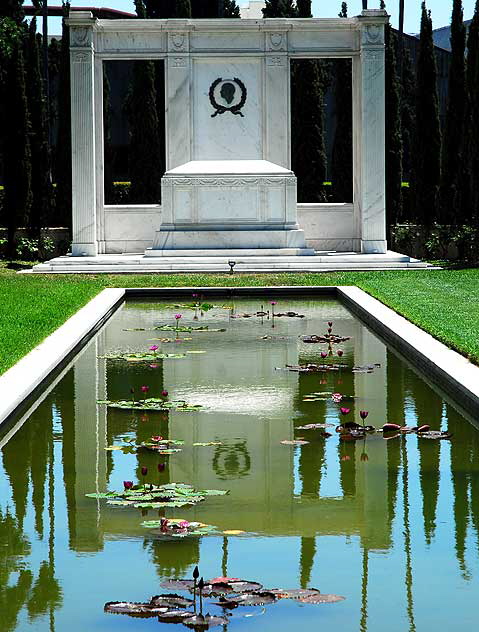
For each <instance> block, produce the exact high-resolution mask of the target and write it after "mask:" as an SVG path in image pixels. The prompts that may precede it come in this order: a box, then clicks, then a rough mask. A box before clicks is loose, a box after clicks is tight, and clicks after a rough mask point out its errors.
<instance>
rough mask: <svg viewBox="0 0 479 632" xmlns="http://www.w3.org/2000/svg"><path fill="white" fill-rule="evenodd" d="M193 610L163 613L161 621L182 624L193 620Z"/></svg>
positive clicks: (175, 610)
mask: <svg viewBox="0 0 479 632" xmlns="http://www.w3.org/2000/svg"><path fill="white" fill-rule="evenodd" d="M191 615H192V613H191V610H181V609H179V608H178V609H176V608H175V609H173V608H172V609H171V610H167V611H166V612H161V613H160V614H159V615H158V619H159V620H160V621H166V622H168V623H181V622H182V621H184V620H185V619H189V618H191Z"/></svg>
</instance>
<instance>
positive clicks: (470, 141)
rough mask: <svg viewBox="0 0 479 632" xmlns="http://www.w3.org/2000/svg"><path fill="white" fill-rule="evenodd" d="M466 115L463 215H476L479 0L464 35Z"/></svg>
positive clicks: (478, 196) (478, 207)
mask: <svg viewBox="0 0 479 632" xmlns="http://www.w3.org/2000/svg"><path fill="white" fill-rule="evenodd" d="M466 82H467V97H468V107H467V118H466V132H467V133H466V139H467V144H466V159H465V160H464V166H465V167H467V169H464V171H465V183H464V191H465V193H466V195H465V196H464V198H465V199H464V200H463V202H464V204H463V206H464V219H465V220H466V221H467V220H471V219H472V218H475V219H476V221H477V219H478V218H479V0H476V7H475V11H474V17H473V19H472V22H471V24H470V26H469V35H468V39H467V74H466Z"/></svg>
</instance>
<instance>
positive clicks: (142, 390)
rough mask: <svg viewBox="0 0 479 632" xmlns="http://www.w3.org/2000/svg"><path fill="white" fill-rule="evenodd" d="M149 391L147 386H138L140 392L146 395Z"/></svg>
mask: <svg viewBox="0 0 479 632" xmlns="http://www.w3.org/2000/svg"><path fill="white" fill-rule="evenodd" d="M149 390H150V387H149V386H140V391H141V392H142V393H148V391H149Z"/></svg>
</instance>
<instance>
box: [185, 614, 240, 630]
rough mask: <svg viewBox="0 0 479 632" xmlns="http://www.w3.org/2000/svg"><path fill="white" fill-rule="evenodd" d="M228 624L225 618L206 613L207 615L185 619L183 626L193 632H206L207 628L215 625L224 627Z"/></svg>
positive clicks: (197, 615)
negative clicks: (202, 631)
mask: <svg viewBox="0 0 479 632" xmlns="http://www.w3.org/2000/svg"><path fill="white" fill-rule="evenodd" d="M229 622H230V621H229V619H228V618H227V617H218V616H216V615H210V614H209V613H208V614H207V615H202V614H195V615H193V616H192V617H190V618H189V619H185V620H184V621H183V625H184V626H186V627H187V628H193V629H194V630H208V628H212V627H214V626H217V625H226V624H227V623H229Z"/></svg>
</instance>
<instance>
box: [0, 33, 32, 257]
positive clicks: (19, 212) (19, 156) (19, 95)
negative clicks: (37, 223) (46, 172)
mask: <svg viewBox="0 0 479 632" xmlns="http://www.w3.org/2000/svg"><path fill="white" fill-rule="evenodd" d="M5 90H6V92H5V94H6V101H5V116H6V118H5V120H6V121H9V124H8V125H6V126H5V131H4V152H5V156H6V157H7V159H6V160H5V169H4V182H5V197H4V205H5V216H6V224H7V238H8V254H9V256H12V257H13V256H14V255H15V232H16V230H17V228H18V227H20V226H22V225H24V224H25V223H26V222H27V221H28V217H29V213H30V207H31V203H32V189H31V175H32V173H31V150H30V131H31V127H30V117H29V113H28V103H27V94H26V88H25V65H24V56H23V37H17V38H16V40H15V42H14V44H13V50H12V56H11V58H10V59H9V60H8V64H7V72H6V80H5Z"/></svg>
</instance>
